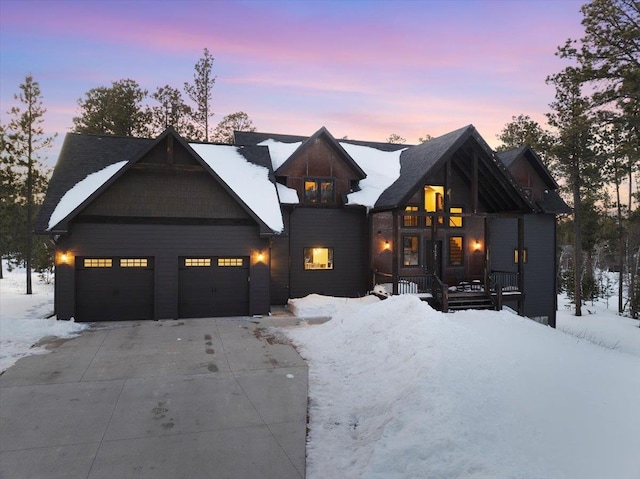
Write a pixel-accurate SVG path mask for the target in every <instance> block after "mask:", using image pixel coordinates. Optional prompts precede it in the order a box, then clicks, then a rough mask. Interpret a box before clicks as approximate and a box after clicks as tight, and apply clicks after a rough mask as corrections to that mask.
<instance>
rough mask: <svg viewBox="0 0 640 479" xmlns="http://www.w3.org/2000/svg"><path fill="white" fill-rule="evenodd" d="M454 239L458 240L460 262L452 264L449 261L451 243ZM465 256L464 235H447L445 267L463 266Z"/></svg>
mask: <svg viewBox="0 0 640 479" xmlns="http://www.w3.org/2000/svg"><path fill="white" fill-rule="evenodd" d="M455 238H460V252H461V259H460V262H459V263H458V262H453V261H452V260H451V242H452V241H453V240H454V239H455ZM464 257H465V254H464V235H449V236H448V238H447V265H448V266H452V267H456V266H464V259H465V258H464Z"/></svg>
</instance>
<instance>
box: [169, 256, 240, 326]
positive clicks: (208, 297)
mask: <svg viewBox="0 0 640 479" xmlns="http://www.w3.org/2000/svg"><path fill="white" fill-rule="evenodd" d="M179 261H180V263H179V264H180V267H179V271H178V315H179V317H181V318H207V317H213V316H246V315H248V314H249V258H248V257H243V256H237V257H217V256H211V257H197V258H194V257H180V258H179Z"/></svg>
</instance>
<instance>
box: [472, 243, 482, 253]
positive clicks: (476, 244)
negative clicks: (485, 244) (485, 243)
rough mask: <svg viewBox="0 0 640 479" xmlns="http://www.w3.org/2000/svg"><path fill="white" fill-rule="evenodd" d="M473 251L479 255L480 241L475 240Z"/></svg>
mask: <svg viewBox="0 0 640 479" xmlns="http://www.w3.org/2000/svg"><path fill="white" fill-rule="evenodd" d="M473 251H475V252H476V253H479V252H480V251H482V244H480V241H478V240H475V241H474V242H473Z"/></svg>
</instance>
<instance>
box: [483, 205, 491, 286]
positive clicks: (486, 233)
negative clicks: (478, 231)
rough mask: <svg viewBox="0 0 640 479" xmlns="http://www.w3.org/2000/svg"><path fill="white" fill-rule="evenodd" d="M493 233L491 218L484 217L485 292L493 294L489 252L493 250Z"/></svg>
mask: <svg viewBox="0 0 640 479" xmlns="http://www.w3.org/2000/svg"><path fill="white" fill-rule="evenodd" d="M490 243H491V233H490V232H489V217H488V216H485V217H484V265H483V268H484V291H485V292H486V293H487V294H490V293H491V289H490V287H491V285H490V284H489V260H490V257H489V250H490V248H491V244H490Z"/></svg>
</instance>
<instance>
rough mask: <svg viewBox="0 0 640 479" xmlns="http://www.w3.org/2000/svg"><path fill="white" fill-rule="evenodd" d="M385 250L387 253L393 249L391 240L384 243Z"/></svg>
mask: <svg viewBox="0 0 640 479" xmlns="http://www.w3.org/2000/svg"><path fill="white" fill-rule="evenodd" d="M384 249H385V250H387V251H388V250H390V249H391V243H389V240H387V241H385V242H384Z"/></svg>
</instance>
